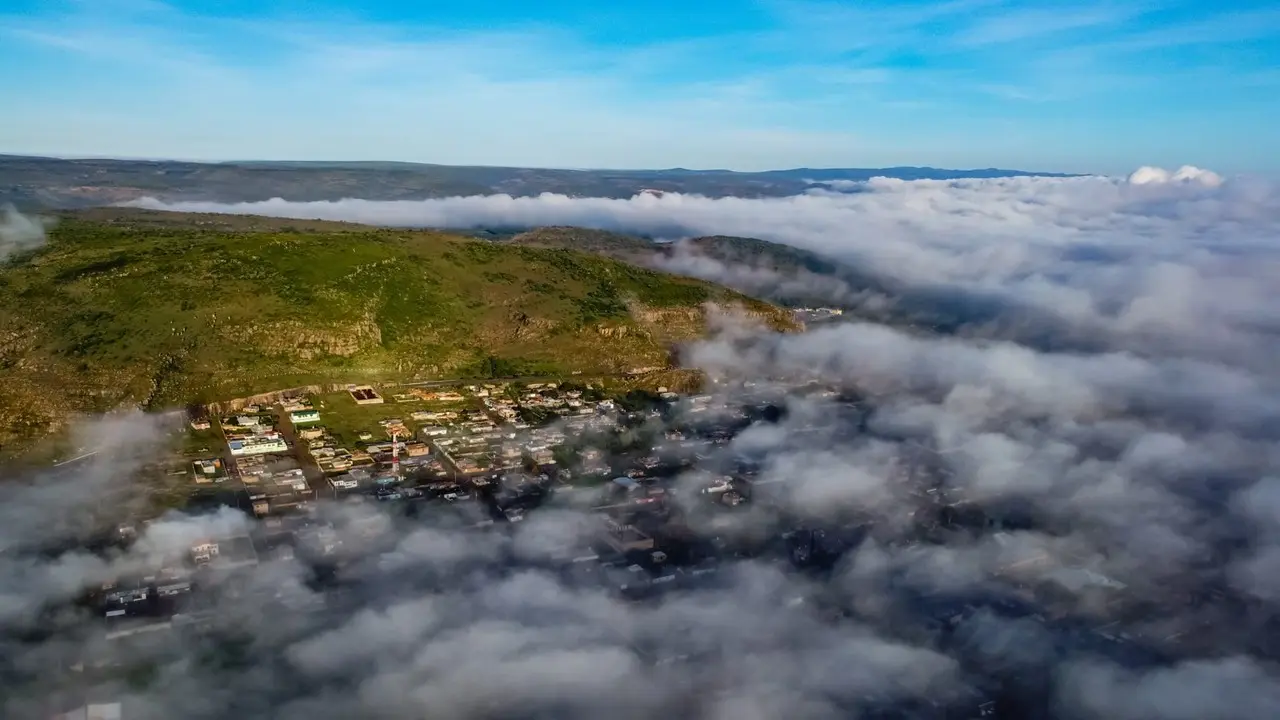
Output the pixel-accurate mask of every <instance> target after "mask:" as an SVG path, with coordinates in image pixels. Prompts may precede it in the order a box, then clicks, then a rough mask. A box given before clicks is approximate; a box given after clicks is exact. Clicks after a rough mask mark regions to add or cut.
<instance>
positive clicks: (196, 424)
mask: <svg viewBox="0 0 1280 720" xmlns="http://www.w3.org/2000/svg"><path fill="white" fill-rule="evenodd" d="M211 427H213V425H212V424H211V423H210V422H209V420H208V419H207V418H196V419H195V420H192V421H191V429H192V430H208V429H209V428H211Z"/></svg>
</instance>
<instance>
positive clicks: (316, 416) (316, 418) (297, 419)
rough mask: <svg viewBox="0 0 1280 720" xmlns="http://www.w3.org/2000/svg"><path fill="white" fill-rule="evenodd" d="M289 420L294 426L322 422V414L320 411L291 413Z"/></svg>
mask: <svg viewBox="0 0 1280 720" xmlns="http://www.w3.org/2000/svg"><path fill="white" fill-rule="evenodd" d="M289 420H290V421H292V422H293V424H294V425H298V424H300V423H313V422H320V412H319V411H318V410H298V411H295V412H291V413H289Z"/></svg>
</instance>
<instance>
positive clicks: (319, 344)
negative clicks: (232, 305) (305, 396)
mask: <svg viewBox="0 0 1280 720" xmlns="http://www.w3.org/2000/svg"><path fill="white" fill-rule="evenodd" d="M227 332H228V333H229V334H232V335H234V336H235V339H236V340H238V341H246V340H247V341H248V342H250V343H252V344H253V345H255V346H256V347H258V348H260V349H261V350H262V352H263V354H265V355H269V356H277V357H287V358H297V359H302V360H312V359H315V358H319V357H324V356H326V355H337V356H339V357H351V356H352V355H355V354H356V353H358V352H360V351H362V350H369V349H372V348H375V347H378V346H379V345H381V344H382V329H381V328H379V327H378V325H377V323H375V322H373V321H372V320H371V319H368V318H365V319H361V320H359V321H355V322H351V323H343V324H338V325H330V326H327V327H317V326H314V325H305V324H303V323H301V322H297V321H292V320H282V321H277V322H271V323H265V324H263V325H260V326H256V327H253V328H249V329H248V330H241V329H237V328H229V329H228V330H227Z"/></svg>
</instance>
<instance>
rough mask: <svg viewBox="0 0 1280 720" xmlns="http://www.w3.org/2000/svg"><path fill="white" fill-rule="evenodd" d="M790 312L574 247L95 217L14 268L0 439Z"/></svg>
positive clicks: (531, 359)
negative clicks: (709, 311) (123, 413)
mask: <svg viewBox="0 0 1280 720" xmlns="http://www.w3.org/2000/svg"><path fill="white" fill-rule="evenodd" d="M707 301H713V302H717V303H722V304H726V305H735V304H736V305H740V306H742V307H743V308H745V309H746V311H747V312H749V313H752V314H754V315H755V316H756V317H758V318H760V319H762V320H763V321H765V322H767V323H769V324H770V325H772V326H774V327H778V328H789V327H791V326H792V325H793V321H792V320H791V318H790V315H789V314H787V313H786V312H784V311H782V310H780V309H778V308H776V307H773V306H771V305H768V304H766V303H764V302H761V301H758V300H753V299H750V298H747V297H745V296H743V295H740V294H738V293H736V292H734V291H731V290H728V289H726V288H723V287H720V286H717V285H713V284H710V283H707V282H703V281H699V280H694V279H689V278H683V277H676V276H672V275H667V274H663V273H659V272H655V271H651V270H646V269H643V268H639V267H636V266H633V265H627V264H624V263H622V262H618V261H615V260H612V259H609V258H604V257H599V256H596V255H592V254H587V253H581V252H576V251H571V250H565V249H552V248H542V247H530V246H525V245H507V244H498V243H493V242H487V241H483V240H474V239H468V238H462V237H457V236H452V235H447V234H441V233H436V232H427V231H409V230H392V229H375V228H370V227H364V226H358V225H350V224H343V223H322V222H309V221H292V220H281V219H271V218H253V217H231V216H218V215H188V214H170V213H156V212H138V211H124V210H98V211H90V212H86V213H81V214H71V215H67V216H64V217H63V218H62V219H61V222H60V223H59V224H58V225H57V226H56V228H55V229H54V230H53V231H52V234H51V237H50V240H49V243H48V245H47V246H45V247H43V248H42V249H40V250H39V251H36V252H34V253H29V254H26V255H23V256H19V257H11V258H9V260H8V261H7V262H6V263H5V264H4V266H3V269H0V377H3V378H4V380H5V386H6V389H5V392H4V393H3V394H0V442H2V443H4V444H6V445H9V444H12V443H15V442H21V441H23V440H26V439H31V438H34V437H38V436H40V435H43V434H45V433H47V432H49V431H50V430H51V429H54V428H56V427H57V425H58V423H59V422H60V420H61V419H63V418H65V417H66V416H67V415H68V414H69V413H74V412H78V411H100V410H105V409H109V408H112V407H119V406H120V405H122V404H130V403H137V404H141V405H143V406H144V407H149V408H158V407H165V406H171V405H179V404H185V403H189V402H198V401H208V400H215V399H220V398H228V397H236V396H242V395H246V394H250V393H254V392H262V391H267V390H273V389H279V388H284V387H290V386H296V385H301V384H307V383H315V382H349V381H361V380H368V381H374V380H378V379H406V378H415V377H421V378H432V377H437V378H452V377H471V376H477V377H480V376H495V375H500V376H513V375H522V374H556V373H567V372H569V371H574V370H581V371H584V372H625V371H627V370H630V369H635V368H640V367H653V366H663V365H665V364H666V362H667V358H668V352H669V348H670V346H671V344H672V343H676V342H679V341H683V340H688V339H691V338H693V337H696V336H698V335H699V334H700V333H701V332H702V331H703V330H704V328H705V322H704V320H705V318H704V310H703V303H705V302H707Z"/></svg>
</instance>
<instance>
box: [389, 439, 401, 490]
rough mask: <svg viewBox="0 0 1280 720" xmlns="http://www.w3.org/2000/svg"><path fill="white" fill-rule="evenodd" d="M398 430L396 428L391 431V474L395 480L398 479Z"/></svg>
mask: <svg viewBox="0 0 1280 720" xmlns="http://www.w3.org/2000/svg"><path fill="white" fill-rule="evenodd" d="M399 439H400V432H399V431H398V430H392V431H391V474H392V475H394V476H395V478H396V480H399V479H400V443H399Z"/></svg>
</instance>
